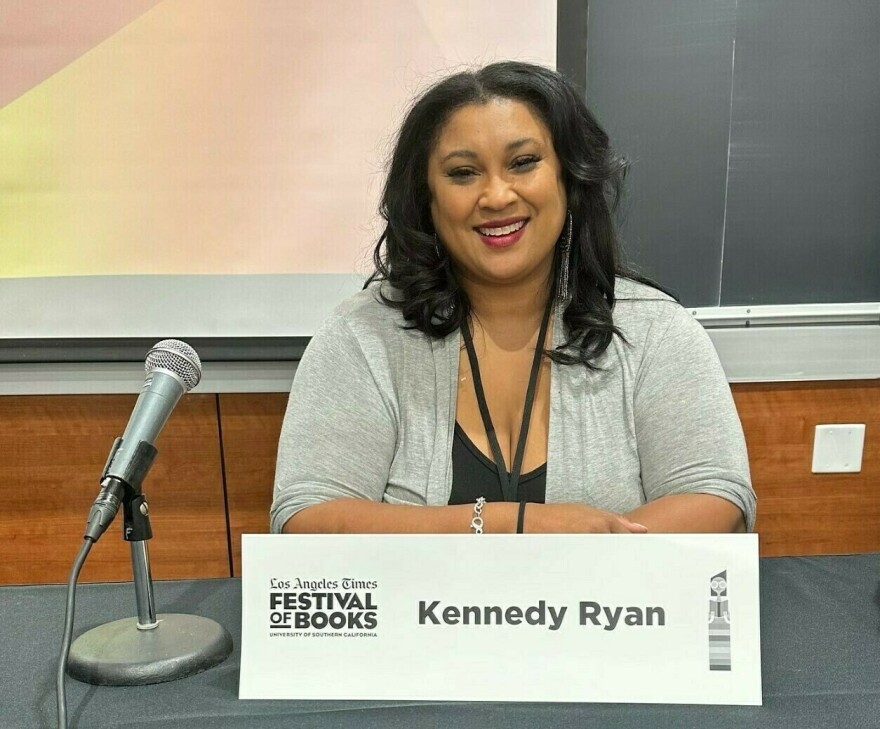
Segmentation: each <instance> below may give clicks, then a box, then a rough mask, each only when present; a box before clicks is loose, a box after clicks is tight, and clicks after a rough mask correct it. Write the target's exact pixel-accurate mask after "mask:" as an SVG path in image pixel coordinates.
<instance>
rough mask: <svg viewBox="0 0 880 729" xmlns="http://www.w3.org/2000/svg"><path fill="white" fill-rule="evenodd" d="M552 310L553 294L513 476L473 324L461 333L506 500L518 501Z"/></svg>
mask: <svg viewBox="0 0 880 729" xmlns="http://www.w3.org/2000/svg"><path fill="white" fill-rule="evenodd" d="M552 310H553V297H552V296H551V297H550V299H549V300H548V301H547V310H546V311H545V312H544V319H543V321H542V322H541V331H540V333H539V334H538V342H537V345H536V346H535V357H534V359H533V360H532V370H531V372H530V373H529V386H528V388H527V389H526V400H525V407H524V408H523V419H522V425H521V426H520V430H519V442H518V443H517V445H516V456H515V457H514V459H513V468H512V469H511V471H510V478H509V479H508V477H507V469H506V468H505V466H504V456H503V455H502V454H501V446H499V445H498V438H497V437H496V435H495V426H494V425H492V418H491V416H490V415H489V406H488V405H487V404H486V393H485V392H483V381H482V380H481V379H480V365H479V362H477V353H476V351H475V350H474V342H473V339H472V338H471V332H470V327H469V326H468V323H467V322H465V323H464V325H463V326H462V328H461V335H462V337H463V338H464V346H465V349H467V355H468V360H469V361H470V363H471V372H472V374H473V376H474V391H475V392H476V395H477V404H478V405H479V406H480V415H481V416H482V418H483V427H484V428H485V429H486V437H487V438H488V439H489V446H490V447H491V448H492V455H493V456H494V457H495V467H496V469H497V470H498V483H499V484H500V485H501V493H502V494H503V495H504V500H505V501H517V500H518V499H517V487H518V486H519V476H520V471H521V470H522V460H523V455H524V454H525V450H526V438H527V437H528V434H529V424H530V421H531V419H532V405H534V404H535V388H536V387H537V385H538V370H539V369H540V366H541V357H542V356H543V354H544V340H545V339H546V337H547V326H548V324H549V323H550V312H551V311H552Z"/></svg>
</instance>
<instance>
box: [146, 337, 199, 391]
mask: <svg viewBox="0 0 880 729" xmlns="http://www.w3.org/2000/svg"><path fill="white" fill-rule="evenodd" d="M160 369H161V370H167V371H168V372H171V373H173V374H175V375H177V377H178V378H180V381H181V382H182V383H183V386H184V388H186V391H187V392H189V391H190V390H192V389H193V388H194V387H195V386H196V385H198V384H199V380H201V379H202V361H201V360H200V359H199V355H198V354H196V350H194V349H193V348H192V347H190V346H189V345H188V344H187V343H186V342H181V341H180V340H179V339H163V340H162V341H161V342H156V344H154V345H153V348H152V349H151V350H150V351H149V352H147V361H146V362H144V370H146V372H147V374H150V373H151V372H152V371H153V370H160Z"/></svg>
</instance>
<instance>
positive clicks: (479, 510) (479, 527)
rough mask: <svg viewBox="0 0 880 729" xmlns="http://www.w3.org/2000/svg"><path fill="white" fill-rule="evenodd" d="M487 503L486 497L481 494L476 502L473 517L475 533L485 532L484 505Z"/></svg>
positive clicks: (472, 527)
mask: <svg viewBox="0 0 880 729" xmlns="http://www.w3.org/2000/svg"><path fill="white" fill-rule="evenodd" d="M485 505H486V497H484V496H481V497H480V498H479V499H477V502H476V503H475V504H474V518H473V519H471V529H473V530H474V534H482V533H483V507H484V506H485Z"/></svg>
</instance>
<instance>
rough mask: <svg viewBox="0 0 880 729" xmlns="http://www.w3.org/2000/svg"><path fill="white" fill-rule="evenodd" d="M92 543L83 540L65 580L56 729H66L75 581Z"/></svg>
mask: <svg viewBox="0 0 880 729" xmlns="http://www.w3.org/2000/svg"><path fill="white" fill-rule="evenodd" d="M93 544H94V541H93V540H91V539H89V538H88V537H86V538H85V540H84V543H83V545H82V548H81V549H80V550H79V554H77V555H76V559H75V560H74V561H73V567H72V568H71V570H70V578H69V579H68V580H67V608H66V609H65V613H64V638H63V639H62V641H61V655H60V656H59V657H58V675H57V676H56V678H55V690H56V692H57V694H58V696H57V699H58V729H67V695H66V693H65V690H64V679H65V677H66V675H67V657H68V656H69V655H70V643H71V640H72V638H73V610H74V600H75V598H76V581H77V580H78V579H79V573H80V571H81V570H82V566H83V564H84V563H85V561H86V557H88V556H89V551H90V550H91V548H92V545H93Z"/></svg>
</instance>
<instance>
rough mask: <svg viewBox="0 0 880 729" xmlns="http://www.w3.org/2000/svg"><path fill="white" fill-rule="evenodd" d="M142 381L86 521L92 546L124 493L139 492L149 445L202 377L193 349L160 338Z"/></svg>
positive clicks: (150, 456) (148, 459)
mask: <svg viewBox="0 0 880 729" xmlns="http://www.w3.org/2000/svg"><path fill="white" fill-rule="evenodd" d="M144 370H145V371H146V378H145V379H144V385H143V387H142V388H141V392H140V395H139V396H138V399H137V402H136V403H135V406H134V410H133V411H132V413H131V417H130V418H129V420H128V425H126V426H125V431H124V432H123V434H122V437H121V438H117V439H116V442H115V443H114V444H113V448H112V449H111V450H110V455H109V457H108V458H107V465H106V466H105V467H104V472H103V474H102V476H101V491H100V493H99V494H98V497H97V498H96V499H95V502H94V504H93V505H92V508H91V510H90V511H89V518H88V521H87V523H86V530H85V535H84V536H85V538H86V539H90V540H91V541H93V542H96V541H98V538H99V537H100V536H101V535H102V534H103V533H104V532H105V531H106V529H107V527H108V526H109V525H110V522H112V521H113V519H114V517H115V516H116V512H117V511H119V505H120V503H121V500H122V498H123V496H124V495H125V492H126V490H127V489H128V490H130V491H133V492H134V493H138V492H139V491H140V485H141V483H142V482H143V480H144V477H145V476H146V475H147V471H149V470H150V466H151V465H152V464H153V459H154V458H155V456H156V447H155V446H154V445H153V442H154V441H155V440H156V437H157V436H158V435H159V432H160V431H161V430H162V428H163V427H164V426H165V423H167V422H168V418H169V417H170V416H171V411H172V410H174V406H175V405H177V403H178V401H179V400H180V398H181V397H182V396H183V395H184V393H187V392H189V391H190V390H192V388H194V387H195V386H196V385H198V384H199V380H200V379H201V378H202V363H201V360H200V359H199V355H198V354H196V351H195V350H194V349H193V348H192V347H190V346H189V345H188V344H186V343H185V342H181V341H180V340H177V339H163V340H162V341H161V342H157V343H156V344H155V345H154V346H153V348H152V349H151V350H150V351H149V352H148V353H147V359H146V361H145V362H144Z"/></svg>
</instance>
